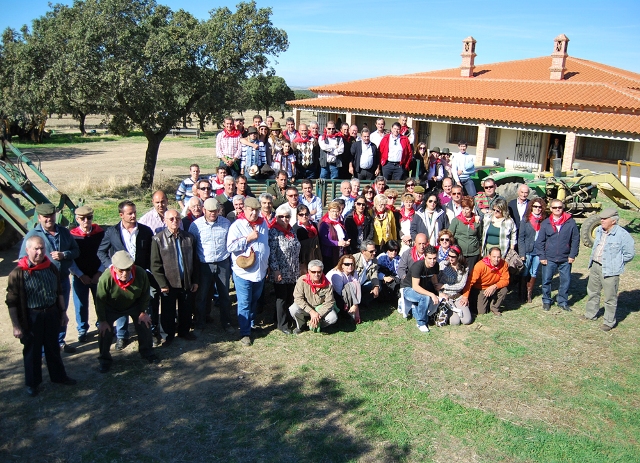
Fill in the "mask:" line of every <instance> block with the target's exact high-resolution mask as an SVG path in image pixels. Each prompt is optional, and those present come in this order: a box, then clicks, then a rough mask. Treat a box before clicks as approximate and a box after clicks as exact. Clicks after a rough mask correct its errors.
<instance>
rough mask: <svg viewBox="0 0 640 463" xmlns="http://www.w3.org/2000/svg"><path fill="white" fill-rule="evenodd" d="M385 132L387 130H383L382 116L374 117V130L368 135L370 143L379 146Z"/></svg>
mask: <svg viewBox="0 0 640 463" xmlns="http://www.w3.org/2000/svg"><path fill="white" fill-rule="evenodd" d="M386 134H387V132H385V130H384V119H383V118H382V117H379V118H378V119H376V131H375V132H373V133H372V134H371V137H370V140H371V143H373V144H374V145H376V146H377V147H378V148H379V147H380V142H381V141H382V139H383V138H384V136H385V135H386Z"/></svg>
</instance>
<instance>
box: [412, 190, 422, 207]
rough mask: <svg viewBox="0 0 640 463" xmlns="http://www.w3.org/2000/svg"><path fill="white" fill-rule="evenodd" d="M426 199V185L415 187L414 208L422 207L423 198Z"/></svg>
mask: <svg viewBox="0 0 640 463" xmlns="http://www.w3.org/2000/svg"><path fill="white" fill-rule="evenodd" d="M423 199H424V187H422V186H420V185H416V186H415V187H414V188H413V208H414V209H415V210H416V211H419V210H421V209H422V200H423Z"/></svg>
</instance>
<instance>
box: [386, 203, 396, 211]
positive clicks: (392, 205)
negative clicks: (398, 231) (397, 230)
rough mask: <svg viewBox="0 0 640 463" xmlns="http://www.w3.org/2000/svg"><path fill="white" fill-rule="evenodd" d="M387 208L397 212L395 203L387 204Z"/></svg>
mask: <svg viewBox="0 0 640 463" xmlns="http://www.w3.org/2000/svg"><path fill="white" fill-rule="evenodd" d="M387 210H388V211H391V212H395V211H396V206H395V205H394V204H387Z"/></svg>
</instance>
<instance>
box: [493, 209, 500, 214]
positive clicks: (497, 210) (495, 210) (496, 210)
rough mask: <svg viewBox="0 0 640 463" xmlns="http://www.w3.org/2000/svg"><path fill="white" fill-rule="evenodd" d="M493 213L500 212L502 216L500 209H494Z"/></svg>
mask: <svg viewBox="0 0 640 463" xmlns="http://www.w3.org/2000/svg"><path fill="white" fill-rule="evenodd" d="M493 212H500V213H501V214H502V211H501V210H500V209H494V210H493Z"/></svg>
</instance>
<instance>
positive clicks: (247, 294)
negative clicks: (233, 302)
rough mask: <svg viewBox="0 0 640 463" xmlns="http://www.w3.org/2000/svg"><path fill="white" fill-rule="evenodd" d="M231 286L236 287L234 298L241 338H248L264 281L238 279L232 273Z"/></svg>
mask: <svg viewBox="0 0 640 463" xmlns="http://www.w3.org/2000/svg"><path fill="white" fill-rule="evenodd" d="M233 284H234V285H235V287H236V297H237V298H238V326H240V335H241V336H250V335H251V327H252V326H253V324H254V320H255V316H256V307H257V305H258V299H260V295H261V294H262V288H263V286H264V280H260V281H249V280H245V279H243V278H240V277H239V276H238V275H236V273H235V272H233Z"/></svg>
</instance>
